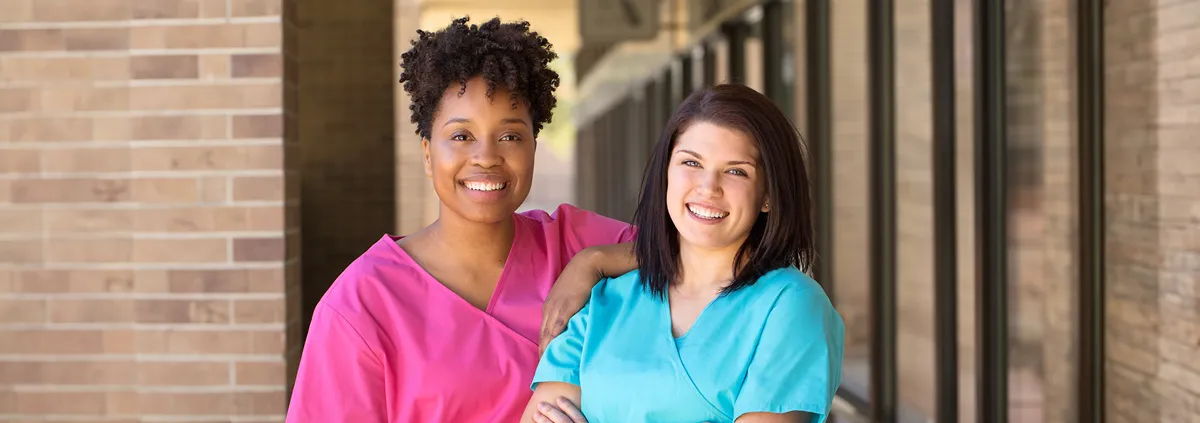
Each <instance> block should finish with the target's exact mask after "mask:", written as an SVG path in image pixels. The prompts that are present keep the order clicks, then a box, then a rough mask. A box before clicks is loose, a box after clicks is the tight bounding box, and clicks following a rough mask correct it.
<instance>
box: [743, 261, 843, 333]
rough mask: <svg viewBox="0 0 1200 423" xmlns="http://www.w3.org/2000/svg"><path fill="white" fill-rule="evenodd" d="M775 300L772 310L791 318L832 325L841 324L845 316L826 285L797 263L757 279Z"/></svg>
mask: <svg viewBox="0 0 1200 423" xmlns="http://www.w3.org/2000/svg"><path fill="white" fill-rule="evenodd" d="M755 285H756V286H761V287H762V289H763V290H764V291H765V293H767V296H768V297H769V298H768V299H769V300H770V301H771V303H772V304H771V308H770V314H771V315H772V316H775V317H777V318H784V319H788V320H803V321H806V323H809V324H812V323H817V322H818V321H819V322H821V323H824V324H825V325H828V326H830V328H831V329H837V328H840V327H841V324H842V322H841V316H839V315H838V312H837V310H836V309H834V306H833V303H832V302H831V301H830V300H829V296H828V295H826V294H825V289H824V288H822V287H821V285H820V284H818V283H817V281H816V280H814V279H813V278H812V277H810V276H808V275H807V274H805V273H804V272H802V271H800V270H799V269H796V268H794V267H785V268H780V269H775V270H772V271H770V272H767V274H765V275H763V276H762V277H760V278H759V279H758V281H757V282H756V283H755Z"/></svg>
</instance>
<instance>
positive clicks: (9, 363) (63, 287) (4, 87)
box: [0, 0, 297, 422]
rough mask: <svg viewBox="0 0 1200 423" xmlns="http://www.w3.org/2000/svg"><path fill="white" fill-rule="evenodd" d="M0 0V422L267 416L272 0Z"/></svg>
mask: <svg viewBox="0 0 1200 423" xmlns="http://www.w3.org/2000/svg"><path fill="white" fill-rule="evenodd" d="M0 9H2V10H3V11H2V12H0V420H4V421H10V420H11V421H46V422H54V421H68V420H70V421H84V420H91V421H101V420H103V421H133V420H138V421H179V420H181V419H184V420H188V421H230V420H237V421H280V420H281V419H282V414H283V412H284V405H285V403H286V394H285V389H286V385H287V381H286V380H287V377H286V371H285V349H286V347H285V344H286V340H285V330H284V329H285V322H286V321H287V317H289V316H287V314H288V313H287V311H288V310H287V308H286V307H285V279H287V278H285V266H284V263H285V262H287V261H288V257H287V255H288V254H287V253H286V251H291V252H292V254H291V256H292V257H293V258H294V257H295V254H294V250H288V249H286V248H285V244H286V243H285V238H287V237H289V236H290V237H293V239H294V236H295V235H297V233H296V232H295V231H289V230H288V229H289V228H288V227H289V226H292V225H294V223H295V222H296V221H295V215H294V214H293V215H292V219H285V217H284V215H285V213H284V210H285V206H284V204H285V202H284V199H285V192H284V186H285V177H284V172H283V170H284V154H283V142H282V141H283V123H282V122H283V119H282V115H283V94H282V88H283V84H282V80H283V77H282V60H281V54H280V53H281V50H280V49H281V43H282V40H281V33H282V31H281V24H280V15H281V3H280V0H199V1H197V0H156V1H124V0H9V1H4V2H0ZM288 182H294V181H288ZM293 185H294V184H293ZM288 198H291V199H292V200H293V201H294V200H295V199H296V198H297V197H296V193H295V192H292V193H291V195H290V196H288ZM292 263H294V261H292ZM291 311H292V312H293V313H294V312H295V310H294V309H293V310H291ZM139 419H141V420H139Z"/></svg>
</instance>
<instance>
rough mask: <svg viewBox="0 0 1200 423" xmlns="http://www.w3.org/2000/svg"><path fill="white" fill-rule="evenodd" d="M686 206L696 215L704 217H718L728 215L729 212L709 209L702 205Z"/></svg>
mask: <svg viewBox="0 0 1200 423" xmlns="http://www.w3.org/2000/svg"><path fill="white" fill-rule="evenodd" d="M687 208H688V210H689V211H691V212H692V213H694V214H696V216H700V217H703V218H705V219H720V218H723V217H725V216H729V212H723V211H720V210H715V209H710V208H708V207H703V206H697V205H692V204H688V205H687Z"/></svg>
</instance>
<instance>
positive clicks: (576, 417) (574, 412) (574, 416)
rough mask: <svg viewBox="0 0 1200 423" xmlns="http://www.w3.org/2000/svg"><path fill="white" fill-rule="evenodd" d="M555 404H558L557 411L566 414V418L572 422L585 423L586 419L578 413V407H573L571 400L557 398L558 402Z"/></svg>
mask: <svg viewBox="0 0 1200 423" xmlns="http://www.w3.org/2000/svg"><path fill="white" fill-rule="evenodd" d="M556 402H557V403H558V409H559V410H562V411H563V412H564V413H566V414H567V417H570V418H571V420H572V421H574V422H575V423H587V417H584V416H583V412H582V411H579V406H577V405H575V403H573V402H571V400H569V399H566V398H565V397H558V401H556Z"/></svg>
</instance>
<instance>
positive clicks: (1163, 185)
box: [1105, 0, 1200, 422]
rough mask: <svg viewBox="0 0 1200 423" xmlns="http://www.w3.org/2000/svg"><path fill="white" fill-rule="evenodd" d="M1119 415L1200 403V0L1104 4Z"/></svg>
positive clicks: (1110, 339)
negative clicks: (1199, 49)
mask: <svg viewBox="0 0 1200 423" xmlns="http://www.w3.org/2000/svg"><path fill="white" fill-rule="evenodd" d="M1105 14H1106V22H1105V31H1106V34H1105V38H1106V46H1105V47H1106V51H1105V55H1106V59H1107V60H1108V68H1107V69H1106V81H1105V86H1106V90H1107V93H1106V96H1107V99H1108V102H1107V103H1108V104H1107V110H1106V116H1105V123H1106V127H1105V137H1106V145H1105V149H1106V153H1105V154H1106V159H1107V163H1106V166H1107V169H1106V170H1107V178H1108V179H1107V181H1106V183H1107V187H1106V188H1107V189H1106V192H1105V203H1106V207H1107V218H1108V222H1107V223H1108V228H1107V233H1106V236H1107V238H1108V239H1107V241H1108V257H1107V267H1106V272H1107V277H1108V292H1107V294H1108V297H1107V301H1108V304H1107V306H1108V307H1107V312H1106V315H1107V319H1108V321H1107V323H1108V327H1107V328H1106V329H1107V332H1106V336H1107V348H1108V351H1107V353H1108V363H1107V366H1106V371H1107V377H1108V384H1107V388H1108V392H1107V393H1106V397H1107V399H1108V401H1107V408H1108V412H1109V421H1112V422H1146V421H1186V420H1188V419H1194V418H1195V416H1196V415H1197V414H1200V408H1198V407H1197V405H1196V404H1198V403H1200V352H1198V351H1200V349H1197V345H1200V323H1198V322H1200V294H1197V290H1196V285H1197V284H1196V282H1197V276H1196V275H1198V274H1200V243H1198V242H1197V240H1198V239H1200V207H1197V206H1196V204H1198V203H1200V194H1198V193H1200V191H1198V190H1197V187H1198V186H1200V171H1197V167H1196V165H1195V164H1194V162H1193V160H1195V159H1197V158H1200V147H1197V143H1196V135H1195V134H1196V133H1197V131H1198V130H1200V123H1198V122H1197V116H1200V95H1197V93H1200V84H1198V83H1200V62H1197V61H1196V60H1195V59H1194V58H1195V45H1196V44H1195V32H1196V29H1197V28H1198V27H1200V20H1197V19H1196V16H1200V1H1196V0H1187V1H1154V0H1140V1H1125V2H1113V3H1112V4H1110V5H1109V6H1108V9H1107V10H1106V11H1105Z"/></svg>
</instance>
